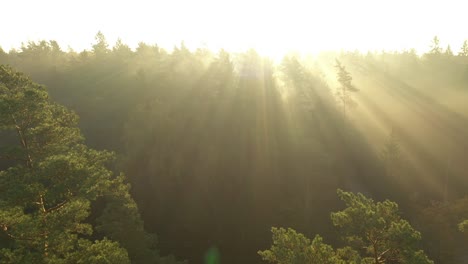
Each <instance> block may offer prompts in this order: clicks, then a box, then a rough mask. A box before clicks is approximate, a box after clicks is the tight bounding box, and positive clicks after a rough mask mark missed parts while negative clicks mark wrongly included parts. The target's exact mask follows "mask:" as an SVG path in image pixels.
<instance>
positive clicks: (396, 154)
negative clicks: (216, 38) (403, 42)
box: [0, 32, 468, 263]
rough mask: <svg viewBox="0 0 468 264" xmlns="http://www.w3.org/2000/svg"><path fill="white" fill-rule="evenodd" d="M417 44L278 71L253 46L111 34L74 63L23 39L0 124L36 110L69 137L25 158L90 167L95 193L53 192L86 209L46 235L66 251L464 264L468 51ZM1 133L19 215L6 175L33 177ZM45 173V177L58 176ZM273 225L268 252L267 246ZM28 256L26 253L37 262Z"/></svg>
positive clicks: (6, 240) (288, 61)
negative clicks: (97, 185)
mask: <svg viewBox="0 0 468 264" xmlns="http://www.w3.org/2000/svg"><path fill="white" fill-rule="evenodd" d="M428 46H430V50H429V51H428V52H427V53H425V54H417V53H416V51H415V50H408V51H395V52H393V51H379V52H368V53H360V52H357V51H356V52H351V51H342V52H322V53H320V54H316V55H310V56H305V55H301V54H288V55H286V56H285V57H284V58H282V59H281V60H279V61H275V60H273V59H270V58H268V57H265V56H262V55H260V54H259V52H260V51H259V52H257V51H255V50H248V51H245V52H239V53H234V52H227V51H224V50H220V51H211V50H208V49H204V48H198V49H195V50H191V49H189V48H187V47H186V46H185V45H184V44H183V43H181V44H180V45H177V46H175V47H174V48H173V50H165V49H163V48H160V47H158V46H157V45H156V44H146V43H140V44H139V45H138V47H137V48H136V49H134V50H132V49H130V48H129V47H128V46H127V45H126V44H125V43H123V42H122V41H120V40H119V41H117V43H115V44H114V45H110V44H109V43H107V41H106V38H105V36H104V34H102V33H101V32H99V33H98V34H97V35H96V38H95V40H94V42H93V44H92V47H91V48H90V50H84V51H79V52H78V51H74V50H72V49H68V50H67V51H65V50H64V49H63V48H62V47H60V46H59V44H58V43H57V42H55V41H39V42H28V43H25V44H23V46H22V47H21V48H19V49H14V50H10V51H8V52H6V51H3V50H1V49H0V64H1V65H10V66H11V67H12V68H9V67H7V66H2V67H3V68H2V71H3V73H4V75H1V76H0V77H2V76H10V77H2V79H0V88H2V89H3V90H1V93H2V94H1V95H0V96H2V97H1V98H0V100H3V101H0V107H2V108H0V110H1V111H2V112H1V113H0V117H1V118H2V120H0V123H1V124H0V125H1V126H2V127H0V128H2V129H3V128H4V129H9V128H13V129H14V125H13V126H12V127H11V124H7V118H6V117H7V116H11V115H12V114H13V115H15V113H16V112H17V111H20V112H21V111H22V112H21V113H23V112H24V113H26V112H28V111H33V110H32V108H30V107H29V108H28V107H27V104H26V103H31V104H33V103H34V102H37V103H39V104H40V107H37V106H35V107H37V108H35V109H36V110H35V111H36V112H34V113H35V114H34V116H35V119H34V120H35V121H34V122H35V123H34V125H37V127H44V126H45V127H46V128H47V129H49V128H50V127H66V128H67V129H68V128H69V129H70V131H72V132H67V133H71V134H70V135H68V134H66V133H65V134H61V135H58V134H57V131H56V130H55V129H53V131H52V132H53V133H52V132H51V133H52V134H53V138H52V139H51V140H56V142H55V143H54V145H53V146H54V147H51V148H50V150H49V149H47V151H45V152H42V151H38V152H37V155H38V156H37V159H38V160H40V161H44V162H45V163H44V164H46V165H47V164H49V163H47V162H52V161H51V160H53V161H57V160H60V161H61V162H62V163H60V164H62V165H60V166H65V165H63V164H68V163H70V164H75V165H76V164H77V163H78V162H82V165H79V166H78V165H76V166H78V167H79V169H80V171H79V175H82V174H83V172H82V171H81V169H82V166H83V167H85V168H86V167H87V166H88V167H89V170H88V172H86V173H87V174H86V173H85V175H94V176H95V177H96V178H95V179H96V181H97V182H101V181H103V182H104V183H101V186H102V189H100V190H99V191H98V192H96V193H94V194H93V195H92V196H90V194H89V193H88V192H86V190H87V189H86V188H90V187H89V186H92V184H91V183H90V185H89V186H88V185H86V184H84V185H83V186H81V187H80V188H83V189H79V190H78V189H77V191H76V192H73V193H74V194H73V195H72V196H70V197H68V196H67V195H69V192H67V190H62V191H61V192H60V193H55V194H54V195H56V196H57V197H55V196H54V197H55V198H51V199H54V201H57V204H60V201H61V200H60V199H63V197H68V198H66V200H67V201H68V200H70V201H71V200H73V199H75V198H74V197H75V196H76V197H80V200H79V203H78V201H77V203H78V204H80V206H85V205H86V206H85V207H81V210H82V217H81V218H80V219H74V220H73V221H76V222H83V223H86V228H85V229H86V230H84V229H83V230H82V232H78V234H76V230H74V229H73V228H70V230H71V231H67V232H69V234H70V236H69V237H62V236H60V239H64V240H67V239H68V240H73V241H75V240H76V241H81V242H76V243H75V244H73V245H74V247H76V248H77V249H76V250H78V249H80V250H81V249H83V248H87V247H88V246H89V244H87V243H95V245H96V247H99V246H101V247H109V248H112V249H113V250H114V251H115V252H117V253H116V255H117V256H113V257H115V258H122V259H127V260H128V261H132V263H173V262H175V257H172V256H169V257H161V256H166V255H172V254H173V255H175V256H176V258H177V259H179V260H187V261H188V262H189V263H262V259H263V260H266V261H270V262H273V263H431V260H432V261H434V263H465V262H468V255H467V252H468V251H467V248H468V240H467V239H468V238H467V237H466V233H464V232H462V231H463V230H464V228H463V227H464V225H463V224H462V223H463V221H464V220H466V219H468V199H467V197H468V196H467V195H468V192H467V190H468V175H467V171H468V163H467V157H468V152H467V151H468V103H467V102H468V44H467V42H465V43H464V45H463V46H462V48H461V50H460V51H452V50H451V49H450V47H447V48H445V47H443V48H442V47H440V44H439V40H438V38H437V37H435V38H434V39H433V40H432V41H428ZM16 71H18V72H23V73H24V74H25V75H24V76H23V75H21V74H20V73H18V72H16ZM17 74H20V75H21V76H22V77H17ZM11 76H13V77H11ZM15 76H16V77H15ZM26 76H29V77H30V79H28V78H27V77H26ZM8 78H10V79H8ZM11 78H12V79H11ZM15 78H19V79H15ZM8 80H9V81H8ZM12 80H15V81H12ZM18 80H19V81H18ZM9 82H10V83H9ZM22 82H24V83H25V84H27V86H28V87H30V90H31V91H40V92H37V94H38V96H37V97H33V98H36V99H37V98H41V99H40V100H42V101H40V100H39V99H37V100H39V101H31V102H29V101H27V100H28V98H29V97H27V96H26V97H24V98H23V97H22V96H23V95H21V96H18V97H12V98H13V99H14V100H19V101H14V100H13V99H12V98H10V97H9V96H11V93H10V92H6V91H7V90H6V89H7V88H8V89H13V87H16V88H17V89H19V90H18V93H24V94H26V95H27V94H29V93H30V91H29V90H28V91H22V90H21V89H23V88H22V87H23V86H24V85H23V84H22ZM36 83H39V84H41V85H38V84H36ZM18 84H20V85H18ZM42 85H44V86H45V87H47V90H45V88H44V86H42ZM16 88H15V89H16ZM15 91H16V90H15ZM47 92H48V95H47ZM48 96H50V98H49V97H48ZM36 99H35V100H36ZM9 100H10V101H9ZM11 100H13V101H11ZM21 100H23V101H21ZM31 100H32V99H31ZM25 102H26V103H25ZM8 104H10V105H18V109H20V110H14V109H13V110H12V109H10V108H8V107H6V106H7V105H8ZM44 105H47V107H50V108H51V109H56V108H57V109H58V108H59V109H61V110H60V111H58V110H48V111H45V110H44ZM49 105H50V106H49ZM61 105H63V106H61ZM21 107H23V108H21ZM21 109H22V110H21ZM67 109H69V110H67ZM8 111H10V112H8ZM15 111H16V112H15ZM41 111H42V112H41ZM60 113H61V114H60ZM75 113H76V115H75ZM78 117H79V122H78ZM25 118H26V117H25ZM26 119H27V118H26ZM61 119H64V120H66V122H65V121H57V120H61ZM54 120H55V121H54ZM54 122H55V123H54ZM29 127H30V126H29ZM29 127H28V128H29ZM61 129H62V128H61ZM39 130H40V129H39ZM79 130H81V132H82V133H83V137H82V136H81V134H80V132H79ZM37 131H38V130H34V129H33V132H32V133H33V134H31V135H35V134H34V133H36V132H37ZM60 131H62V130H60ZM67 131H68V130H67ZM13 132H14V130H13ZM13 132H11V131H6V132H2V133H3V134H2V135H3V136H2V137H1V138H0V147H1V149H0V151H1V152H2V155H0V157H1V158H2V159H1V160H0V166H1V167H0V169H1V172H0V177H2V178H1V179H0V189H1V191H2V194H1V196H0V202H1V203H5V204H13V203H18V201H16V200H14V199H12V198H11V196H8V195H12V194H9V193H7V192H6V191H5V190H6V189H8V190H15V189H18V190H22V188H23V187H21V186H20V185H18V186H15V185H12V184H20V183H15V181H14V180H12V181H13V183H11V182H8V185H7V183H5V181H2V180H3V179H6V178H8V179H10V178H11V179H14V177H15V175H23V174H24V175H26V174H27V173H29V174H30V173H32V172H31V171H34V170H35V169H37V168H36V167H31V166H30V165H28V164H29V163H28V161H26V163H24V161H21V160H20V161H18V160H17V161H12V160H11V159H7V158H5V157H6V156H11V155H12V154H14V155H20V156H21V155H23V154H24V153H23V152H11V153H10V152H8V151H11V147H10V146H11V145H15V144H16V145H17V144H18V140H17V138H16V137H15V134H14V133H13ZM39 132H40V131H39ZM39 132H37V133H39ZM52 134H51V135H52ZM59 134H60V133H59ZM41 137H42V134H41ZM62 137H63V138H64V139H60V138H62ZM60 140H64V141H65V142H68V143H66V144H68V145H66V146H69V148H65V146H64V145H63V142H64V141H60ZM61 142H62V143H61ZM61 144H62V145H61ZM42 147H43V146H42V145H41V146H39V147H38V148H39V149H40V148H42ZM94 149H95V150H94ZM108 151H113V152H114V153H115V156H113V154H111V153H110V152H108ZM44 153H45V154H44ZM70 153H74V154H70ZM90 153H91V154H90ZM70 155H71V156H70ZM92 155H94V156H92ZM21 157H23V156H21ZM73 157H75V160H74V158H73ZM96 160H99V162H98V163H100V164H99V165H96V164H94V163H93V162H96ZM46 161H47V162H46ZM21 162H23V163H21ZM57 162H58V161H57ZM91 163H93V164H91ZM18 164H20V165H18ZM21 164H24V165H21ZM83 164H84V165H83ZM86 164H88V165H86ZM46 165H44V166H46ZM49 165H50V166H55V167H47V166H49ZM49 165H47V166H46V167H44V168H45V169H44V170H46V169H47V171H48V170H50V171H52V172H53V171H54V168H55V170H57V169H60V166H59V165H57V164H55V163H54V164H53V163H50V164H49ZM67 166H68V165H67ZM12 168H21V169H12ZM22 170H25V171H27V173H26V172H23V171H22ZM93 170H99V173H101V176H99V175H96V174H93V173H92V171H93ZM120 172H123V174H122V176H116V175H120ZM22 173H23V174H22ZM34 173H36V172H34ZM29 174H28V175H29ZM38 175H42V176H41V177H43V178H44V179H42V180H41V181H40V182H41V183H40V184H42V185H41V186H42V187H40V188H55V187H56V186H55V181H56V180H54V179H52V178H51V179H49V180H47V177H49V176H48V175H51V174H50V173H49V172H47V173H45V172H40V173H39V174H38ZM57 175H58V174H57ZM73 175H78V174H77V172H75V171H71V172H70V177H69V179H68V178H67V179H68V180H70V181H74V179H73V177H74V176H73ZM123 175H125V176H123ZM94 176H93V177H94ZM57 177H59V176H57ZM80 177H81V176H80ZM59 178H60V177H59ZM30 180H31V181H34V180H32V179H28V181H30ZM75 180H76V179H75ZM28 181H26V180H25V181H24V182H22V183H21V184H26V183H27V182H28ZM73 184H75V182H73ZM34 186H35V187H34V188H36V187H37V186H39V185H34ZM116 186H117V187H116ZM37 188H39V187H37ZM40 188H39V189H37V190H36V189H31V190H30V189H28V192H31V193H34V192H36V191H37V192H38V193H41V191H40ZM337 190H339V191H338V195H337ZM341 190H344V191H341ZM18 192H20V191H18ZM21 192H22V191H21ZM21 192H20V194H21V195H26V194H24V193H21ZM14 193H15V195H20V194H18V193H16V192H14ZM75 194H76V195H75ZM27 195H29V196H28V197H29V198H31V194H30V193H29V194H27ZM27 195H26V196H27ZM51 195H52V194H51ZM72 198H73V199H72ZM9 199H10V200H9ZM85 200H86V201H85ZM374 201H375V202H374ZM390 201H392V202H390ZM343 202H344V204H343ZM15 206H22V207H24V208H23V211H22V214H24V215H25V217H29V215H30V214H35V213H36V212H35V211H34V210H35V209H34V210H33V209H31V208H29V207H30V205H29V207H28V206H26V205H25V204H23V203H21V204H17V205H15ZM51 206H52V205H51ZM77 206H78V205H77ZM345 206H346V207H345ZM4 208H6V207H3V206H2V209H1V213H0V227H4V226H5V223H4V222H2V221H4V218H2V217H3V213H4V212H5V211H7V210H4ZM353 208H354V209H353ZM356 208H357V209H356ZM382 208H383V209H382ZM30 210H32V211H30ZM359 210H361V211H359ZM369 211H372V212H373V213H372V214H371V213H369V214H368V215H367V218H366V217H364V218H363V219H370V218H372V217H375V219H377V220H375V221H374V222H372V221H371V220H369V222H365V223H367V224H368V225H367V226H364V227H363V226H362V225H358V224H356V225H349V223H360V222H361V223H362V222H363V219H361V218H360V217H361V216H362V214H361V213H359V214H353V213H350V212H367V213H368V212H369ZM80 212H81V211H80ZM85 212H87V213H85ZM332 212H334V213H332ZM330 213H332V214H331V215H330ZM37 214H40V212H39V211H38V212H37ZM129 215H131V216H132V217H131V219H130V217H125V216H129ZM330 216H332V217H330ZM370 216H372V217H370ZM70 217H71V216H70ZM369 217H370V218H369ZM5 219H6V218H5ZM25 219H26V218H25ZM372 219H374V218H372ZM379 219H387V220H386V221H388V222H385V223H382V221H383V220H382V221H381V220H379ZM24 221H25V223H27V221H26V220H24ZM70 221H71V220H70ZM379 221H380V222H379ZM11 223H12V225H13V222H11ZM465 223H466V222H465ZM38 225H39V224H38ZM90 226H91V227H90ZM143 227H144V228H143ZM272 227H274V228H273V229H271V228H272ZM276 227H278V228H276ZM24 228H26V229H27V228H30V229H31V228H32V227H28V225H26V224H25V226H24ZM90 228H91V229H92V230H94V232H90V231H89V230H88V229H90ZM288 228H291V229H288ZM366 228H368V229H366ZM372 228H374V229H372ZM3 229H4V228H3ZM72 229H73V230H72ZM143 229H144V230H143ZM28 230H29V229H28ZM145 230H146V231H145ZM369 230H370V231H369ZM381 230H385V231H382V232H384V233H382V234H388V236H387V235H386V236H385V237H386V239H387V240H385V241H383V242H380V241H379V242H378V243H381V245H382V246H385V247H387V248H388V251H385V250H383V251H380V254H381V258H380V259H378V256H377V257H376V255H374V256H371V255H372V254H370V255H369V254H368V253H369V252H374V253H375V252H376V251H377V250H376V249H375V248H374V249H373V248H372V247H371V246H369V245H367V244H366V243H367V242H368V241H367V240H366V239H363V237H369V234H375V233H376V232H377V233H378V232H381ZM395 230H397V231H395ZM5 231H6V230H5ZM271 231H273V242H274V244H273V245H279V246H278V247H277V248H274V247H273V246H272V247H271V248H270V250H269V251H268V250H265V249H266V248H269V247H270V244H271V238H272V236H271ZM399 232H400V233H399ZM39 233H40V234H42V233H41V232H39ZM302 234H303V235H302ZM317 234H319V235H320V236H317V237H316V235H317ZM307 237H309V238H312V240H309V239H308V238H307ZM314 237H315V238H314ZM85 238H86V242H84V240H83V239H85ZM358 238H359V239H358ZM288 239H290V240H288ZM12 240H14V238H12V237H11V236H10V237H9V236H8V232H4V233H2V234H1V236H0V246H1V247H2V248H3V249H2V250H3V251H1V252H7V251H6V250H9V251H8V252H10V251H11V252H14V249H18V248H21V250H23V251H22V252H23V253H24V252H25V251H24V250H26V251H27V250H28V249H30V248H31V246H30V245H27V246H24V244H21V243H20V244H21V245H22V246H21V247H19V246H17V244H14V243H13V242H12ZM285 240H286V241H296V242H297V243H298V244H294V243H292V244H291V243H289V242H288V243H289V244H288V243H283V242H284V241H285ZM358 240H359V242H356V241H358ZM41 241H42V240H41ZM282 241H283V242H282ZM298 241H299V242H298ZM369 241H370V240H369ZM408 241H409V242H408ZM296 242H295V243H296ZM325 242H326V244H324V243H325ZM80 243H82V244H80ZM275 243H277V244H275ZM281 243H283V244H281ZM376 243H377V242H376ZM41 245H42V244H41ZM83 245H85V246H83ZM86 245H88V246H86ZM281 245H283V247H285V248H288V247H289V246H291V245H293V246H291V248H288V250H290V251H288V253H287V254H286V255H288V254H289V255H288V256H291V255H292V256H294V257H295V258H294V259H292V258H283V257H284V256H283V255H282V254H283V253H284V248H282V246H281ZM294 245H295V246H294ZM310 245H315V246H310ZM329 245H330V246H329ZM357 245H359V248H358V249H356V248H357ZM379 245H380V244H379ZM395 245H396V246H395ZM36 246H37V245H36V244H34V245H33V246H32V247H33V248H34V247H36ZM363 246H365V247H366V250H364V249H363ZM400 246H401V248H398V247H400ZM70 247H72V246H70ZM309 247H311V248H320V250H323V252H326V254H325V253H323V252H322V251H320V252H322V253H323V254H322V253H320V254H321V255H320V256H322V257H323V256H329V257H327V261H329V262H326V261H325V260H323V261H321V262H320V261H319V262H313V261H317V259H318V257H317V256H318V255H317V253H316V252H309V251H307V250H306V249H307V248H309ZM40 248H42V250H43V245H42V246H41V247H40ZM334 248H336V250H335V249H334ZM96 250H98V251H99V250H101V251H99V252H106V250H104V249H96ZM138 250H140V251H138ZM259 250H261V251H260V252H258V251H259ZM262 250H264V251H262ZM96 252H97V251H96ZM119 252H120V253H119ZM387 252H392V253H391V254H392V255H391V257H389V256H388V255H389V254H390V253H387ZM402 252H403V253H402ZM421 252H424V253H421ZM17 253H18V252H17ZM36 253H37V252H35V253H34V254H30V256H29V257H30V258H31V259H33V258H38V259H39V258H41V257H40V256H39V255H40V254H39V255H37V254H36ZM5 254H6V253H5ZM18 254H19V255H21V254H20V253H18ZM87 254H90V255H93V254H97V253H93V252H87ZM259 254H260V255H259ZM327 254H328V255H327ZM7 255H8V254H6V255H1V256H2V259H1V260H0V263H28V262H27V261H28V260H27V259H23V260H22V261H23V262H18V261H19V260H17V259H14V258H15V256H14V255H12V254H10V255H8V256H9V257H10V258H11V259H10V260H6V262H5V260H4V259H6V258H3V256H7ZM23 255H25V254H23ZM59 255H60V254H59ZM368 255H369V256H368ZM426 255H427V257H426ZM42 256H43V255H42ZM60 256H61V257H58V258H62V257H63V256H62V255H60ZM69 257H70V259H73V257H77V256H69ZM139 257H141V258H140V259H138V258H139ZM296 257H297V258H296ZM63 258H65V257H63ZM314 259H315V260H314ZM2 261H3V262H2ZM8 261H10V262H8ZM15 261H17V262H15ZM70 261H72V262H57V263H74V262H73V260H70ZM88 261H89V262H84V263H93V262H91V260H88ZM340 261H341V262H340ZM353 261H354V262H353ZM378 261H381V262H378ZM37 263H41V262H37ZM46 263H49V262H46ZM50 263H55V262H50ZM77 263H78V262H77ZM96 263H107V262H96ZM122 263H125V262H122Z"/></svg>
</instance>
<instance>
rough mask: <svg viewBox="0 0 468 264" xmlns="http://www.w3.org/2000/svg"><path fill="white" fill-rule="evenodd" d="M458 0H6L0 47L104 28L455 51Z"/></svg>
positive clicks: (158, 38)
mask: <svg viewBox="0 0 468 264" xmlns="http://www.w3.org/2000/svg"><path fill="white" fill-rule="evenodd" d="M465 2H467V3H464V1H460V0H444V1H432V0H425V1H420V0H413V1H411V0H390V1H387V0H385V1H384V0H323V1H316V0H310V1H299V0H284V1H283V0H282V1H279V0H269V1H254V0H235V1H226V0H167V1H159V0H154V1H150V0H131V1H124V0H112V1H107V0H101V1H99V0H80V1H76V0H41V1H38V0H14V1H13V0H11V1H10V0H1V1H0V25H2V26H1V27H0V47H2V48H3V49H4V50H7V51H8V50H10V49H11V48H19V47H20V46H21V43H22V42H24V43H27V42H28V41H38V40H56V41H58V43H59V44H60V46H61V47H62V48H63V49H64V50H67V49H68V47H71V48H73V49H74V50H76V51H81V50H83V49H90V48H91V45H92V43H94V36H95V35H96V33H97V32H98V31H102V32H103V33H104V35H105V36H106V38H107V40H108V42H109V43H110V44H111V46H112V45H113V44H114V43H115V41H116V40H117V38H119V37H120V38H121V39H122V40H123V42H124V43H126V44H128V45H129V46H130V47H132V48H134V47H136V46H137V44H138V42H140V41H143V42H146V43H147V44H158V45H159V46H162V47H164V48H168V49H172V47H173V46H174V45H179V44H180V43H181V41H184V43H185V44H186V45H187V46H188V47H189V48H197V47H208V48H211V49H214V50H218V49H220V48H224V49H227V50H229V51H240V50H245V49H248V48H255V49H257V50H259V51H261V52H263V53H265V54H277V53H281V52H285V51H289V50H295V51H300V52H317V51H319V50H337V49H346V50H355V49H359V50H361V51H366V50H374V51H380V50H383V49H385V50H403V49H411V48H415V49H417V50H418V51H419V52H424V51H426V50H428V49H429V46H430V42H431V40H432V38H433V37H434V36H435V35H437V36H438V37H439V39H440V40H441V45H442V46H444V47H445V46H446V45H448V44H450V45H451V47H452V50H455V51H457V50H458V49H459V47H460V46H461V44H462V43H463V41H464V40H465V39H468V27H466V21H464V17H465V14H464V13H465V10H467V9H466V8H467V7H468V1H465Z"/></svg>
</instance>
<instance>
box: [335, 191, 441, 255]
mask: <svg viewBox="0 0 468 264" xmlns="http://www.w3.org/2000/svg"><path fill="white" fill-rule="evenodd" d="M338 196H339V197H340V198H341V200H342V201H343V202H345V204H346V208H345V209H344V210H342V211H339V212H336V213H332V214H331V219H332V222H333V225H335V226H337V227H339V228H341V230H342V232H343V233H344V234H345V237H344V238H345V240H346V241H347V242H348V243H349V244H350V245H352V246H353V247H354V248H355V249H356V250H361V251H363V252H362V255H364V256H366V257H364V259H363V260H364V261H368V262H366V263H375V264H380V263H414V264H422V263H427V264H430V263H433V262H432V261H431V260H429V259H428V257H427V256H426V255H425V254H424V252H423V251H422V250H420V249H418V247H419V244H418V243H419V241H420V240H421V234H420V233H419V232H418V231H416V230H414V229H413V227H412V226H411V225H410V224H409V223H408V221H406V220H404V219H402V218H401V217H400V215H399V211H398V205H397V204H396V203H394V202H391V201H389V200H385V201H384V202H377V203H376V202H374V201H373V200H372V199H370V198H367V197H365V196H364V195H362V194H361V193H358V194H353V193H350V192H344V191H342V190H338ZM362 249H363V250H362Z"/></svg>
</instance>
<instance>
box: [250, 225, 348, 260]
mask: <svg viewBox="0 0 468 264" xmlns="http://www.w3.org/2000/svg"><path fill="white" fill-rule="evenodd" d="M271 232H272V233H273V245H272V246H271V248H270V249H268V250H264V251H259V252H258V254H259V255H260V256H261V257H262V259H263V260H265V261H267V262H269V263H278V264H305V263H310V264H344V263H345V262H344V260H342V259H341V258H340V257H339V256H338V255H337V254H336V252H335V251H334V250H333V248H332V247H331V246H329V245H327V244H325V243H323V239H322V238H321V237H320V236H318V235H317V236H315V238H314V239H313V240H312V241H310V240H309V239H308V238H306V237H305V236H304V235H303V234H300V233H297V232H296V231H295V230H293V229H291V228H288V229H284V228H275V227H273V228H272V229H271Z"/></svg>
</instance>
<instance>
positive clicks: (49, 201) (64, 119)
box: [0, 66, 130, 263]
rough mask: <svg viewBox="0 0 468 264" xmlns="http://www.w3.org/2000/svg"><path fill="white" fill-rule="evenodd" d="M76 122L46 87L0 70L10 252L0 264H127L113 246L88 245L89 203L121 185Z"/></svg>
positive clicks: (1, 220) (2, 178)
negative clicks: (7, 164) (7, 140)
mask: <svg viewBox="0 0 468 264" xmlns="http://www.w3.org/2000/svg"><path fill="white" fill-rule="evenodd" d="M77 122H78V117H77V115H75V114H74V113H73V112H71V111H70V110H68V109H66V108H65V107H63V106H61V105H58V104H56V103H53V102H52V101H51V100H50V99H49V97H48V94H47V92H46V90H45V87H43V86H41V85H38V84H36V83H33V82H32V81H31V80H30V79H29V78H27V77H25V76H24V75H23V74H21V73H19V72H15V71H14V70H13V69H11V68H10V67H7V66H0V131H1V132H2V133H3V135H5V136H7V137H10V136H11V137H15V138H16V142H18V143H16V144H14V143H12V144H10V145H8V146H7V147H5V148H3V149H1V156H0V157H1V158H3V159H9V160H10V161H11V166H10V167H9V168H7V169H5V170H3V171H0V227H1V230H2V231H1V232H3V233H4V235H6V236H7V237H8V238H9V240H10V241H9V242H10V243H9V245H10V246H9V247H5V248H2V249H1V250H0V263H129V262H130V260H129V257H128V253H127V251H126V250H125V249H123V248H121V247H120V246H119V244H118V243H117V242H112V241H110V240H107V239H103V240H98V241H95V242H92V241H90V240H88V239H86V237H89V236H90V235H91V234H92V232H93V228H92V226H91V225H90V224H88V223H86V222H85V220H86V219H87V217H88V216H89V215H90V207H91V202H92V201H94V200H96V199H97V198H98V197H100V196H102V195H104V194H106V193H109V192H110V189H113V188H115V187H116V186H121V185H122V181H123V179H122V176H120V177H113V175H112V173H111V172H110V171H109V170H108V169H106V167H105V164H107V163H108V162H109V161H110V160H111V159H112V154H111V153H109V152H106V151H96V150H93V149H90V148H88V147H86V146H85V145H84V144H83V137H82V136H81V133H80V131H79V129H78V127H77Z"/></svg>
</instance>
